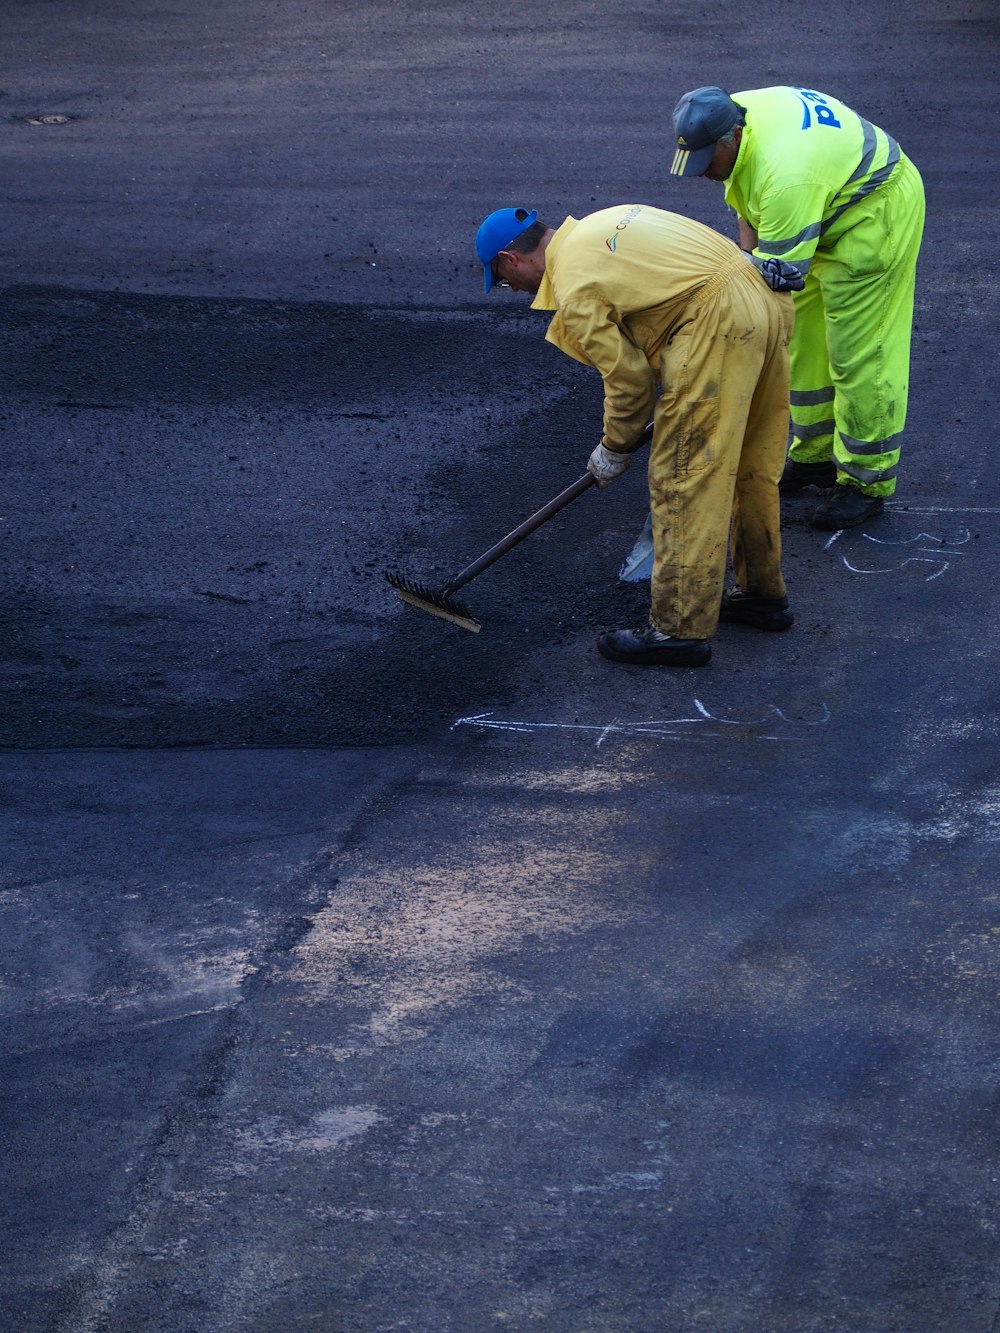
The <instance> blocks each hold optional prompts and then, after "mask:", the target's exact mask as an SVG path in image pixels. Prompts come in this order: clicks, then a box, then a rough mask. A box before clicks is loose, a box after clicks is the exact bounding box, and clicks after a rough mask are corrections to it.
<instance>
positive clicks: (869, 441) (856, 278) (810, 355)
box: [789, 156, 924, 495]
mask: <svg viewBox="0 0 1000 1333" xmlns="http://www.w3.org/2000/svg"><path fill="white" fill-rule="evenodd" d="M847 216H848V215H847V214H845V218H846V217H847ZM849 216H850V221H851V225H850V227H849V229H848V230H847V231H845V232H844V233H843V235H842V236H840V237H839V238H838V239H837V241H836V243H835V244H834V246H833V248H832V249H831V250H828V251H826V250H824V251H817V252H816V256H815V258H814V259H813V262H812V265H811V266H810V269H809V274H808V276H807V278H806V285H805V288H804V289H803V290H802V291H801V292H797V293H796V295H795V333H794V335H793V337H792V348H791V377H792V378H791V385H792V387H791V416H792V445H791V448H790V450H789V455H790V456H791V457H792V458H794V459H795V460H796V461H797V462H800V463H817V462H822V461H826V460H828V459H830V458H833V459H834V460H835V461H836V463H837V470H838V475H839V477H841V478H844V479H850V480H852V481H854V482H856V483H857V485H858V486H860V487H862V488H863V489H864V490H865V491H867V492H868V494H870V495H892V493H893V491H894V490H895V488H896V473H897V469H898V467H899V451H900V443H901V440H900V436H901V433H902V430H903V425H904V423H905V421H906V406H907V398H908V395H909V380H910V336H911V330H912V326H913V291H914V279H915V274H916V264H917V254H918V252H919V249H920V240H921V236H922V233H923V224H924V191H923V183H922V182H921V179H920V174H919V172H918V171H917V169H916V167H914V166H913V164H912V163H911V162H910V161H909V160H908V159H907V158H906V157H905V156H904V157H901V158H900V161H899V163H898V164H897V166H896V168H895V170H894V171H893V173H892V176H891V177H890V178H889V180H888V181H887V182H886V183H885V185H883V186H880V187H879V189H877V190H876V191H875V192H874V193H873V194H871V195H870V196H869V197H868V198H867V199H865V200H863V201H861V202H859V203H857V204H855V205H853V206H852V208H851V209H850V214H849Z"/></svg>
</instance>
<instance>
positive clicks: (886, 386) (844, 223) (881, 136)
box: [670, 87, 924, 531]
mask: <svg viewBox="0 0 1000 1333" xmlns="http://www.w3.org/2000/svg"><path fill="white" fill-rule="evenodd" d="M673 124H674V135H675V138H676V143H677V148H676V152H675V154H674V157H673V161H672V163H671V167H670V170H671V172H672V173H673V174H674V175H676V176H705V177H707V178H708V179H710V180H718V181H724V182H725V197H726V203H727V204H729V205H730V207H732V208H733V209H735V211H736V213H737V215H738V218H739V236H740V245H741V247H742V248H743V249H744V250H746V251H747V252H748V254H749V255H750V258H751V259H752V261H753V262H754V263H755V264H757V265H758V266H759V267H760V268H761V271H762V272H763V274H764V276H765V278H770V277H774V278H775V279H779V278H780V280H781V281H782V282H783V283H784V284H785V285H786V287H789V288H791V289H792V290H796V288H798V290H797V294H796V295H795V297H794V301H795V334H794V337H793V339H792V348H791V417H792V440H791V446H790V448H789V451H788V458H789V461H788V464H787V466H786V468H785V471H784V475H783V477H782V482H781V490H782V491H783V492H785V493H788V492H795V491H801V490H803V489H804V488H805V487H807V486H809V485H817V486H819V487H821V488H830V494H829V496H828V498H827V499H826V500H824V501H823V503H821V504H820V505H819V507H818V509H817V510H816V511H815V513H814V515H813V519H812V521H813V524H814V525H815V526H816V527H818V528H822V529H826V530H828V531H834V530H837V529H840V528H847V527H853V526H855V525H857V524H859V523H863V522H865V520H867V519H869V518H871V517H873V516H875V515H877V514H880V513H881V512H882V510H883V508H884V499H885V497H886V496H889V495H892V494H893V492H894V490H895V487H896V476H897V471H898V467H899V452H900V435H901V432H902V430H903V425H904V422H905V420H906V406H907V396H908V392H909V379H910V336H911V328H912V323H913V294H914V281H915V275H916V264H917V253H918V251H919V249H920V240H921V236H922V233H923V225H924V190H923V183H922V182H921V179H920V174H919V172H918V171H917V169H916V167H915V166H914V165H913V163H912V162H910V160H909V159H908V158H907V157H906V155H905V154H904V153H903V152H902V151H901V149H900V147H899V145H898V144H897V143H896V141H895V140H894V139H893V138H892V137H891V136H890V135H888V134H886V132H885V131H884V130H881V129H879V128H878V126H877V125H872V124H870V123H869V122H868V121H867V120H865V119H864V118H863V117H861V116H859V115H858V114H857V113H856V112H854V111H852V110H851V109H850V108H849V107H847V106H845V105H844V103H843V102H839V101H838V100H837V99H836V98H835V97H831V96H829V95H828V94H826V93H819V92H815V91H813V90H811V89H807V88H793V87H774V88H756V89H752V90H750V91H748V92H736V93H733V94H732V95H731V96H730V94H729V93H727V92H725V91H724V90H723V89H722V88H715V87H704V88H696V89H694V90H693V91H692V92H689V93H685V94H684V96H683V97H682V98H681V99H680V101H679V102H678V103H677V106H676V108H675V109H674V113H673Z"/></svg>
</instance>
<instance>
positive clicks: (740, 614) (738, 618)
mask: <svg viewBox="0 0 1000 1333" xmlns="http://www.w3.org/2000/svg"><path fill="white" fill-rule="evenodd" d="M719 619H720V620H725V621H728V622H729V623H730V624H734V625H753V627H754V629H766V630H772V631H777V630H782V629H789V628H791V626H792V625H793V624H794V623H795V617H794V616H793V615H792V613H791V611H789V609H788V598H787V597H758V596H757V594H756V593H752V592H744V591H743V589H742V588H736V587H733V588H730V589H729V591H728V592H725V593H723V595H722V607H721V609H720V611H719Z"/></svg>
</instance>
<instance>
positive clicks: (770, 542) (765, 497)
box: [731, 296, 795, 598]
mask: <svg viewBox="0 0 1000 1333" xmlns="http://www.w3.org/2000/svg"><path fill="white" fill-rule="evenodd" d="M765 299H766V300H767V301H768V302H770V303H771V307H772V308H771V312H770V313H771V314H772V329H771V336H770V340H769V344H768V352H767V356H766V359H765V361H764V365H763V367H762V369H761V374H760V379H759V380H758V382H757V387H756V390H755V391H754V396H753V400H752V402H751V404H750V412H749V414H748V416H747V423H746V437H745V440H744V444H743V451H742V454H741V456H740V465H739V471H738V472H737V476H736V497H735V502H734V505H733V526H732V537H731V546H732V562H733V574H734V575H735V578H736V582H737V583H738V584H739V586H740V587H741V588H742V589H743V590H744V591H745V592H750V593H755V594H756V595H757V596H759V597H774V598H778V597H783V596H784V595H785V580H784V578H783V577H782V573H781V517H780V497H779V495H778V480H779V478H780V476H781V471H782V467H783V466H784V461H785V442H786V440H787V438H788V375H789V370H788V353H787V347H788V341H789V338H790V336H791V332H792V323H793V320H794V317H795V314H794V308H793V306H792V302H791V298H790V297H787V296H785V297H779V298H778V299H777V300H776V301H774V302H771V298H770V297H766V298H765Z"/></svg>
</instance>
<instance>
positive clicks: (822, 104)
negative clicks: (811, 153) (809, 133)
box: [794, 88, 840, 130]
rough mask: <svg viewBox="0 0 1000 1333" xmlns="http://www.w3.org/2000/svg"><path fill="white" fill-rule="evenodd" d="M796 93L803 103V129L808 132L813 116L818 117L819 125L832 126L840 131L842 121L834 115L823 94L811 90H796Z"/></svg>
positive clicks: (817, 122)
mask: <svg viewBox="0 0 1000 1333" xmlns="http://www.w3.org/2000/svg"><path fill="white" fill-rule="evenodd" d="M794 91H795V93H796V94H797V96H798V99H799V101H800V102H801V103H802V128H803V129H804V130H807V129H808V128H809V126H810V125H811V124H812V116H813V115H815V117H816V124H817V125H832V126H833V127H834V129H837V130H839V129H840V121H839V120H838V119H837V117H836V116H835V115H834V114H833V108H832V107H831V106H830V105H829V104H828V102H827V101H826V98H825V97H824V96H823V94H822V93H814V92H812V91H811V90H810V89H809V88H796V89H795V90H794Z"/></svg>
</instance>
